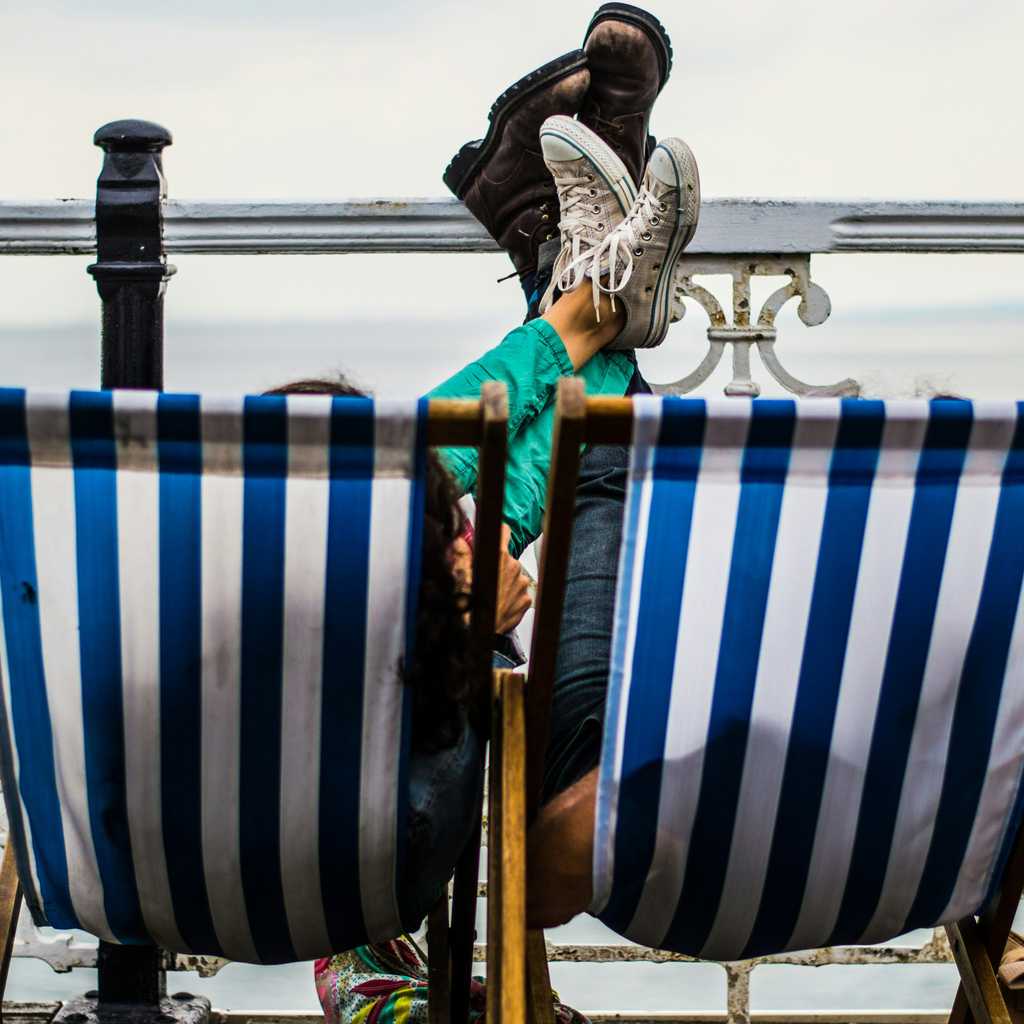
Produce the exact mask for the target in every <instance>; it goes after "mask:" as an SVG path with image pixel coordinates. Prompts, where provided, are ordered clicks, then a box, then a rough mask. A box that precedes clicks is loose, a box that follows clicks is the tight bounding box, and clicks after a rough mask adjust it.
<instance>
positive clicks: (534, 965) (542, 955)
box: [526, 931, 555, 1024]
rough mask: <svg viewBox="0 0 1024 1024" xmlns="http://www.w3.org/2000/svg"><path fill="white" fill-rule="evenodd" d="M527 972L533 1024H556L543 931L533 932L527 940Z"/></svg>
mask: <svg viewBox="0 0 1024 1024" xmlns="http://www.w3.org/2000/svg"><path fill="white" fill-rule="evenodd" d="M526 971H527V978H528V981H529V986H530V1007H529V1009H530V1022H531V1024H555V1001H554V996H553V995H552V991H551V972H550V971H549V970H548V950H547V946H546V945H545V943H544V933H543V932H542V931H531V932H530V933H529V934H528V935H527V939H526Z"/></svg>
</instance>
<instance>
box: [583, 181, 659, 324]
mask: <svg viewBox="0 0 1024 1024" xmlns="http://www.w3.org/2000/svg"><path fill="white" fill-rule="evenodd" d="M667 212H668V206H667V205H666V204H665V203H663V202H662V201H661V200H660V199H659V198H658V196H657V195H656V194H655V193H654V192H652V191H651V190H650V189H648V188H647V187H646V186H641V188H640V192H639V194H638V195H637V197H636V202H634V203H633V207H632V209H631V210H630V211H629V213H628V214H627V215H626V219H625V220H624V221H623V222H622V223H621V224H620V225H619V226H618V227H617V228H615V230H614V231H612V232H611V233H610V234H609V235H608V236H607V237H606V238H605V239H604V241H602V242H601V243H600V244H598V245H596V246H595V247H594V248H593V249H592V250H591V251H589V252H585V253H582V254H581V255H580V256H578V257H577V258H576V259H575V260H574V261H573V262H572V263H571V264H570V265H569V266H568V267H567V268H566V273H567V274H571V275H575V280H576V281H577V283H578V282H579V280H580V279H581V278H582V277H583V276H584V275H586V276H588V277H589V278H590V282H591V288H592V290H593V295H594V312H595V313H596V314H597V321H598V323H600V322H601V293H602V292H604V294H605V295H609V296H611V300H612V312H614V311H615V296H616V295H617V294H618V293H619V292H621V291H622V290H623V288H625V287H626V285H627V284H629V280H630V278H631V277H632V276H633V267H634V260H635V259H636V258H637V257H640V256H643V254H644V245H645V243H647V242H650V241H651V239H652V237H653V235H652V233H651V230H650V229H651V227H653V226H656V225H657V224H658V223H659V221H660V219H661V217H663V216H664V215H665V214H666V213H667ZM620 258H621V260H622V265H621V267H620V265H619V260H620ZM563 290H564V289H563Z"/></svg>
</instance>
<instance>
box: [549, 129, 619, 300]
mask: <svg viewBox="0 0 1024 1024" xmlns="http://www.w3.org/2000/svg"><path fill="white" fill-rule="evenodd" d="M540 147H541V152H542V153H543V154H544V162H545V163H546V164H547V167H548V170H549V171H551V175H552V177H553V178H554V179H555V187H556V188H557V189H558V203H559V208H560V211H561V216H560V220H559V224H558V227H559V229H560V232H561V241H562V247H561V249H560V250H559V253H558V256H557V258H556V259H555V265H554V269H553V270H552V272H551V284H550V285H548V289H547V291H546V292H545V293H544V297H543V298H542V299H541V303H540V311H541V312H542V313H544V312H546V311H547V310H548V308H549V307H550V306H551V302H552V300H553V298H554V291H555V289H556V288H558V290H559V291H562V292H568V291H572V289H573V288H575V287H577V285H579V284H581V283H582V282H583V279H584V277H585V276H586V264H585V261H584V257H585V256H586V255H587V254H588V253H590V252H592V251H593V249H594V248H595V247H596V246H598V245H599V244H600V243H601V242H603V241H604V239H605V238H606V236H607V235H608V234H609V233H610V232H611V230H612V229H613V228H615V227H617V226H618V225H619V224H620V223H621V222H622V219H623V217H625V216H626V214H627V213H629V210H630V208H631V207H632V205H633V202H634V200H635V199H636V185H635V184H634V183H633V179H632V178H631V177H630V175H629V171H627V170H626V165H625V164H624V163H623V162H622V161H621V160H620V159H619V157H618V155H617V154H616V153H615V151H614V150H613V149H612V148H611V147H610V146H609V145H608V144H607V143H606V142H605V141H604V140H603V139H601V138H600V137H599V136H598V135H595V134H594V132H592V131H591V130H590V129H589V128H588V127H587V126H586V125H585V124H582V123H581V122H580V121H576V120H573V118H571V117H566V116H565V115H564V114H556V115H555V116H554V117H549V118H548V119H547V120H546V121H545V122H544V124H543V125H541V129H540Z"/></svg>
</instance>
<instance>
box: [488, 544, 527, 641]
mask: <svg viewBox="0 0 1024 1024" xmlns="http://www.w3.org/2000/svg"><path fill="white" fill-rule="evenodd" d="M510 536H511V530H509V528H508V527H507V526H503V527H502V529H501V562H500V563H499V566H498V608H497V612H496V614H495V617H494V631H495V632H496V633H508V632H511V630H513V629H515V628H516V626H518V625H519V623H520V622H522V620H523V616H524V615H525V614H526V613H527V611H528V610H529V608H530V605H532V604H533V598H532V597H531V596H530V578H529V576H527V575H526V573H525V572H524V571H523V567H522V566H521V565H520V564H519V563H518V562H517V561H516V560H515V559H514V558H513V557H512V556H511V555H510V554H509V553H508V540H509V537H510Z"/></svg>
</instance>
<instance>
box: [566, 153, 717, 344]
mask: <svg viewBox="0 0 1024 1024" xmlns="http://www.w3.org/2000/svg"><path fill="white" fill-rule="evenodd" d="M699 216H700V178H699V176H698V173H697V161H696V160H695V159H694V157H693V153H691V152H690V148H689V146H687V145H686V143H685V142H683V141H682V140H681V139H664V140H663V141H662V142H660V143H659V144H658V146H657V148H656V149H655V150H654V152H653V153H652V154H651V159H650V161H649V162H648V164H647V171H646V173H645V174H644V180H643V184H642V185H641V186H640V193H639V195H638V196H637V197H636V201H635V202H634V203H633V206H632V208H631V209H630V211H629V213H628V214H627V215H626V217H625V219H624V220H623V221H622V223H621V224H620V225H619V226H618V227H617V228H615V230H614V231H612V232H611V233H610V234H609V235H608V236H607V237H606V238H605V239H604V241H603V242H601V243H600V244H599V245H597V246H596V247H595V248H593V250H592V251H591V252H589V253H584V254H583V255H581V256H580V257H578V258H577V260H576V261H575V263H574V264H571V265H570V267H569V268H567V270H566V277H567V279H570V280H576V279H577V278H578V277H579V273H580V270H581V268H582V270H583V271H584V273H585V274H586V275H587V276H588V277H590V279H591V281H592V287H593V291H594V308H595V309H597V310H598V317H600V308H599V304H600V298H601V293H602V292H604V293H605V294H607V295H610V296H611V298H612V308H613V309H614V308H616V301H618V302H621V304H622V306H623V308H624V310H625V312H626V326H625V327H624V328H623V329H622V332H621V333H620V334H619V336H618V337H617V338H616V339H615V341H613V342H612V343H611V345H609V346H608V347H609V348H610V349H632V348H654V347H655V346H656V345H660V344H661V343H662V341H663V340H664V339H665V334H666V332H667V331H668V326H669V324H670V323H671V322H672V320H675V319H678V316H677V315H673V293H674V278H675V268H676V263H677V262H678V260H679V256H680V255H681V253H682V251H683V249H684V248H686V245H687V244H688V243H689V241H690V239H691V238H693V235H694V233H695V232H696V230H697V220H698V218H699Z"/></svg>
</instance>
